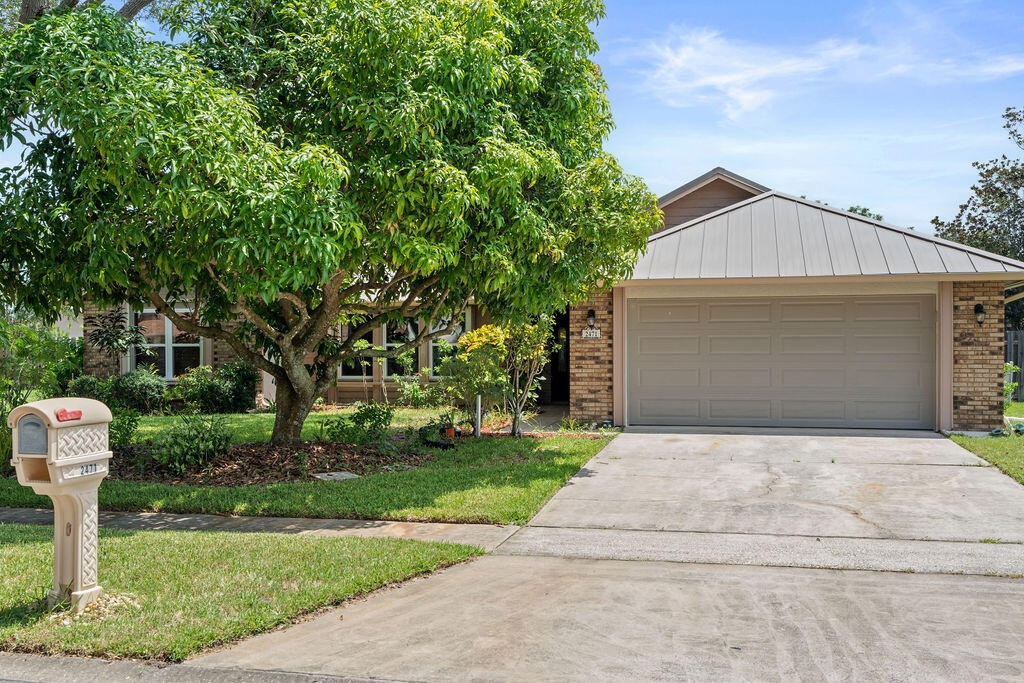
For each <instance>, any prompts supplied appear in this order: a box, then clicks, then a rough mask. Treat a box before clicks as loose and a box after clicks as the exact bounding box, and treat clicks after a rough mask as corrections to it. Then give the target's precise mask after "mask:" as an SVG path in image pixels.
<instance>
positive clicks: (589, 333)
mask: <svg viewBox="0 0 1024 683" xmlns="http://www.w3.org/2000/svg"><path fill="white" fill-rule="evenodd" d="M580 337H581V338H583V339H600V338H601V328H600V327H590V326H587V327H584V328H583V332H582V334H580Z"/></svg>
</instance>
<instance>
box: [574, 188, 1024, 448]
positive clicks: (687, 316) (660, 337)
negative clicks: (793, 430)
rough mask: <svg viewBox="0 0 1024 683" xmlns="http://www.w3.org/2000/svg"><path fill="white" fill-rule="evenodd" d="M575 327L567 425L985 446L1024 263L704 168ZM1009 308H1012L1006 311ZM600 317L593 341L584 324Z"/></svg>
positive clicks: (667, 200) (995, 415)
mask: <svg viewBox="0 0 1024 683" xmlns="http://www.w3.org/2000/svg"><path fill="white" fill-rule="evenodd" d="M659 206H660V208H661V209H662V211H663V212H664V214H665V227H664V228H663V229H661V230H659V231H658V232H656V233H655V234H653V235H652V236H651V237H650V239H649V241H648V246H647V251H646V253H645V254H644V255H643V256H642V257H641V258H640V260H639V261H638V263H637V266H636V269H635V270H634V273H633V277H632V278H631V279H630V280H627V281H625V282H621V283H618V284H617V285H616V286H615V287H614V288H612V289H611V290H610V291H607V292H603V293H601V294H599V295H597V296H595V297H593V298H592V299H591V300H590V301H588V302H586V303H585V304H583V305H582V306H580V307H579V308H578V309H576V310H574V311H573V312H572V316H571V317H572V323H571V327H572V343H571V349H572V357H571V363H570V367H571V379H570V382H571V398H572V400H571V412H572V414H573V416H574V417H576V418H578V419H588V420H611V421H613V422H614V423H615V424H618V425H626V426H642V425H711V426H734V425H735V426H771V427H856V428H890V429H892V428H896V429H943V430H946V429H958V430H989V429H992V428H995V427H998V426H1000V425H1001V423H1002V382H1003V372H1002V366H1003V359H1004V343H1005V331H1004V323H1003V311H1004V303H1005V301H1006V293H1007V291H1008V290H1012V289H1013V288H1015V287H1020V286H1022V285H1024V263H1021V262H1019V261H1015V260H1013V259H1008V258H1004V257H1002V256H997V255H995V254H991V253H987V252H984V251H980V250H977V249H973V248H971V247H967V246H964V245H961V244H955V243H952V242H948V241H945V240H941V239H939V238H936V237H933V236H931V235H926V234H923V233H918V232H914V231H911V230H906V229H903V228H899V227H896V226H892V225H888V224H886V223H882V222H880V221H874V220H871V219H869V218H865V217H863V216H860V215H855V214H850V213H847V212H845V211H841V210H838V209H835V208H833V207H830V206H825V205H821V204H817V203H815V202H811V201H807V200H805V199H801V198H798V197H793V196H789V195H785V194H782V193H779V192H775V191H772V190H769V189H768V188H766V187H764V186H762V185H759V184H758V183H755V182H753V181H751V180H748V179H745V178H742V177H740V176H737V175H735V174H733V173H730V172H729V171H727V170H725V169H722V168H716V169H714V170H713V171H710V172H709V173H706V174H704V175H703V176H701V177H700V178H697V179H695V180H694V181H691V182H689V183H687V184H686V185H683V186H682V187H680V188H679V189H677V190H675V191H673V192H670V193H669V194H667V195H666V196H665V197H663V198H662V199H661V200H660V202H659ZM1018 296H1019V295H1017V296H1014V297H1013V298H1018ZM589 311H594V317H595V318H596V321H597V323H596V327H600V328H601V330H602V332H601V336H600V337H597V336H596V334H595V333H594V332H588V333H584V332H583V330H584V328H585V327H587V325H586V323H585V322H584V318H585V316H586V314H587V313H588V312H589Z"/></svg>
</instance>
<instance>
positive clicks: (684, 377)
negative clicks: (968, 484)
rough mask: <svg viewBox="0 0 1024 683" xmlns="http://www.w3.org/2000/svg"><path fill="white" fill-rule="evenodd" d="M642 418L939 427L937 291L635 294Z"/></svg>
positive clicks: (638, 420) (630, 335) (634, 373)
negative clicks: (823, 294)
mask: <svg viewBox="0 0 1024 683" xmlns="http://www.w3.org/2000/svg"><path fill="white" fill-rule="evenodd" d="M626 324H627V337H626V357H627V377H628V379H627V383H626V403H627V410H628V414H627V420H628V422H629V424H633V425H748V426H780V427H787V426H788V427H886V428H906V429H919V428H925V429H931V428H934V426H935V297H933V296H901V297H895V296H885V297H844V298H832V297H829V298H824V297H821V298H770V299H769V298H765V299H630V300H628V304H627V318H626Z"/></svg>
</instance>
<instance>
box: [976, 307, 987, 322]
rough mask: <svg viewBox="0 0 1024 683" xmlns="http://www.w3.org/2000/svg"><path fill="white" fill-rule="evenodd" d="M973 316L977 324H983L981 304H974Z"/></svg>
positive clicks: (983, 313)
mask: <svg viewBox="0 0 1024 683" xmlns="http://www.w3.org/2000/svg"><path fill="white" fill-rule="evenodd" d="M974 318H975V319H976V320H977V321H978V324H979V325H984V324H985V307H984V306H982V305H981V304H974Z"/></svg>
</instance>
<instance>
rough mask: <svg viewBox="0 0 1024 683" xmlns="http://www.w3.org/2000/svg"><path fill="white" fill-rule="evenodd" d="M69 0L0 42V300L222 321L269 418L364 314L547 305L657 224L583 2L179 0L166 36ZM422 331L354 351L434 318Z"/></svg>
mask: <svg viewBox="0 0 1024 683" xmlns="http://www.w3.org/2000/svg"><path fill="white" fill-rule="evenodd" d="M24 1H25V3H26V4H31V3H30V2H29V0H24ZM84 4H85V5H88V6H87V7H85V8H83V9H76V8H69V7H67V6H65V5H74V3H73V2H72V3H61V4H59V5H58V4H54V5H53V6H52V7H50V6H48V5H46V4H45V3H41V2H36V4H35V7H36V8H37V10H38V11H37V12H36V13H35V14H34V15H33V16H32V17H31V19H32V20H31V21H30V22H29V23H27V24H26V25H24V26H23V27H21V28H19V29H17V30H14V31H11V32H8V33H7V34H6V35H5V36H4V37H3V39H2V41H0V93H2V95H0V98H2V99H0V105H2V107H3V113H4V116H3V119H2V121H0V125H3V127H4V128H3V130H2V131H0V139H2V142H4V143H5V144H7V145H10V144H12V143H13V140H14V139H18V140H20V142H21V144H24V145H25V153H24V155H23V157H22V160H21V162H20V163H19V164H17V165H16V166H14V167H13V168H8V169H3V170H0V182H2V183H3V187H4V192H3V194H2V196H0V242H2V243H3V245H4V249H3V253H2V254H0V282H2V284H0V300H2V299H5V298H6V299H8V300H11V301H13V302H16V303H18V304H20V305H25V306H28V307H30V308H31V309H33V310H35V311H37V312H39V313H41V314H48V315H53V314H54V313H55V312H56V311H57V309H58V307H59V306H60V305H63V304H71V305H72V306H76V307H81V306H82V305H83V303H84V301H86V300H87V299H91V300H94V301H97V302H99V303H101V304H112V305H116V304H121V303H130V304H133V305H140V304H144V305H150V306H153V307H155V308H156V310H158V311H160V312H161V313H163V314H164V315H166V316H167V317H169V318H171V319H172V321H173V322H174V323H175V324H176V325H177V326H178V327H179V328H180V329H183V330H185V331H187V332H190V333H193V334H198V335H201V336H204V337H207V338H212V339H220V340H223V341H224V342H226V343H227V344H229V345H230V346H231V348H233V349H234V351H235V352H236V353H237V354H238V355H239V356H240V357H241V358H243V359H245V360H247V361H248V362H250V363H252V364H253V365H255V366H257V367H258V368H260V369H262V370H265V371H266V372H268V373H269V374H271V375H272V376H274V377H275V378H276V380H277V397H278V402H277V418H276V421H275V425H274V435H273V439H274V441H276V442H288V441H294V440H296V439H298V438H299V435H300V432H301V428H302V424H303V422H304V420H305V418H306V416H307V414H308V412H309V410H310V408H311V406H312V404H313V402H314V400H315V399H316V397H317V396H318V395H320V394H322V393H323V391H325V390H326V388H327V387H328V386H330V385H331V384H332V383H333V382H335V380H336V376H337V368H338V365H339V363H340V362H342V361H343V360H346V359H349V358H352V357H354V356H356V355H360V354H361V353H365V352H361V351H360V348H359V346H358V345H357V344H356V341H357V340H358V339H359V338H360V337H361V336H362V335H364V334H365V333H366V332H367V331H369V330H371V329H373V328H374V327H376V326H379V325H382V324H387V323H388V322H397V321H399V320H401V319H402V318H403V317H406V318H421V319H426V320H430V321H434V322H435V323H437V321H446V320H453V319H454V318H455V316H457V315H458V314H459V313H460V312H461V311H462V310H464V309H465V307H466V306H467V305H468V303H470V302H471V301H474V302H476V303H479V304H482V305H483V306H486V307H487V308H489V309H490V310H491V311H494V312H497V313H499V314H506V315H521V316H525V315H531V314H535V313H538V312H541V311H544V310H552V309H555V308H557V307H560V306H564V305H566V304H567V303H572V302H573V301H576V300H579V299H580V298H581V297H582V296H584V295H585V294H586V293H587V292H588V291H590V290H592V289H594V288H596V287H599V286H601V285H602V284H603V283H610V282H615V281H617V280H619V279H622V278H624V277H627V276H628V275H629V273H630V272H631V269H632V265H633V262H634V260H635V257H636V255H637V253H638V252H639V251H640V250H641V249H642V248H643V247H644V245H645V243H646V237H647V236H648V234H649V233H650V232H651V230H652V229H653V228H654V227H655V226H656V225H657V224H658V220H659V217H658V215H657V210H656V208H655V200H654V198H653V196H652V195H651V194H650V193H649V191H648V190H647V188H646V187H645V186H644V185H643V183H642V182H640V181H639V180H637V179H635V178H633V177H630V176H628V175H625V174H624V173H623V172H622V170H621V169H620V167H619V165H618V164H617V162H616V161H615V159H614V158H612V157H611V156H610V155H608V154H606V153H605V152H604V151H603V150H602V141H603V140H604V138H605V137H606V136H607V134H608V133H609V131H610V129H611V126H612V121H611V116H610V113H609V106H608V102H607V100H606V98H605V95H604V90H605V84H604V81H603V79H602V76H601V73H600V71H599V69H598V67H597V66H596V65H595V64H594V63H593V62H592V61H591V59H590V56H591V55H592V54H593V53H594V52H595V50H596V49H597V46H596V44H595V41H594V37H593V35H592V33H591V31H590V29H589V24H590V23H592V22H594V21H596V20H597V19H598V18H599V17H600V16H601V13H602V5H601V3H600V2H599V1H597V0H577V1H575V2H565V1H564V0H333V1H327V2H319V1H314V0H299V1H297V2H290V3H282V2H276V1H272V0H198V1H192V0H180V1H178V2H172V3H169V4H167V5H164V6H162V7H161V9H160V14H159V17H160V20H161V22H162V24H163V26H164V27H165V28H166V29H167V30H168V31H169V32H171V34H172V36H175V35H178V36H185V37H186V38H187V40H185V41H182V42H178V43H174V44H167V43H162V42H158V41H155V40H153V39H152V37H151V36H147V35H145V34H144V33H143V32H142V31H141V30H140V29H139V28H137V27H136V26H135V25H134V24H133V23H131V22H129V21H126V20H125V17H126V16H128V15H129V14H130V13H131V12H128V13H126V12H125V8H129V7H131V8H133V9H132V10H131V11H137V9H134V8H135V7H136V6H138V5H143V6H144V5H145V4H148V3H145V2H142V3H135V4H133V3H131V2H129V3H126V4H125V7H124V8H122V10H121V14H120V15H119V14H117V13H115V12H113V11H108V10H106V9H104V8H103V7H102V6H101V5H99V3H95V2H89V3H84ZM39 8H41V9H39ZM23 9H24V8H23ZM0 303H2V301H0ZM182 304H185V305H186V306H187V308H188V311H189V312H187V313H182V312H180V311H179V310H178V308H179V306H180V305H182ZM342 326H344V327H345V329H347V331H348V334H347V335H342V334H341V333H340V332H339V330H340V329H341V328H342ZM419 330H420V331H419V333H418V334H417V335H416V337H415V338H413V339H409V340H408V343H407V344H405V345H403V346H401V347H398V348H393V349H389V350H388V351H384V350H380V349H377V350H371V351H370V355H383V354H385V353H390V354H397V353H401V352H403V351H404V350H406V349H407V348H411V347H412V346H415V345H417V344H420V343H422V342H424V341H426V340H427V339H429V338H431V336H432V335H435V336H436V335H440V334H443V333H445V332H447V327H446V326H445V324H444V323H443V322H441V323H437V324H427V325H423V326H421V327H420V328H419Z"/></svg>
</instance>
